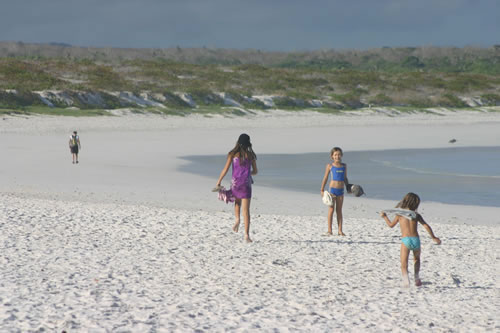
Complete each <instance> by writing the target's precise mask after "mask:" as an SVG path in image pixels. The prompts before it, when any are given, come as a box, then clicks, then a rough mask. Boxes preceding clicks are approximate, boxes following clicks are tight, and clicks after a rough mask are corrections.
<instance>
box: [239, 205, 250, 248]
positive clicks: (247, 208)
mask: <svg viewBox="0 0 500 333" xmlns="http://www.w3.org/2000/svg"><path fill="white" fill-rule="evenodd" d="M250 200H251V199H241V206H242V207H243V220H244V221H245V241H247V242H248V243H251V242H252V240H251V239H250Z"/></svg>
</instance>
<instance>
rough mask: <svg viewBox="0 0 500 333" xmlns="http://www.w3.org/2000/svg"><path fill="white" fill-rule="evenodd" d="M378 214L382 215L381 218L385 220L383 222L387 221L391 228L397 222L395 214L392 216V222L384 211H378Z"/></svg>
mask: <svg viewBox="0 0 500 333" xmlns="http://www.w3.org/2000/svg"><path fill="white" fill-rule="evenodd" d="M380 216H382V218H383V219H384V220H385V223H387V225H388V226H389V227H391V228H394V226H395V225H396V224H398V222H399V216H397V215H396V217H394V220H393V221H392V222H391V220H389V218H388V217H387V214H386V213H385V212H382V213H380Z"/></svg>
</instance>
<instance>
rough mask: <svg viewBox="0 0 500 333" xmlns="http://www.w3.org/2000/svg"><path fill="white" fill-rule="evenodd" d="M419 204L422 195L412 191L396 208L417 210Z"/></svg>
mask: <svg viewBox="0 0 500 333" xmlns="http://www.w3.org/2000/svg"><path fill="white" fill-rule="evenodd" d="M418 205H420V197H419V196H418V195H416V194H415V193H412V192H410V193H408V194H407V195H405V197H404V198H403V200H401V201H400V202H399V203H398V204H397V205H396V208H403V209H409V210H413V211H415V210H417V208H418Z"/></svg>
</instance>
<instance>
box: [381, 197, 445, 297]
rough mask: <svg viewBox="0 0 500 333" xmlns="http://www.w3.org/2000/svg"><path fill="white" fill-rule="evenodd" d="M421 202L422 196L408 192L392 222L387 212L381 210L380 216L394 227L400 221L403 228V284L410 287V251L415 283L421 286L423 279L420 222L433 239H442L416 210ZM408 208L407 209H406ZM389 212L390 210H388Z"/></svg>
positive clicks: (437, 240) (437, 242) (398, 206)
mask: <svg viewBox="0 0 500 333" xmlns="http://www.w3.org/2000/svg"><path fill="white" fill-rule="evenodd" d="M419 204H420V198H419V196H418V195H416V194H415V193H411V192H410V193H408V194H407V195H406V196H405V197H404V198H403V200H401V201H400V202H399V203H398V204H397V206H396V208H401V209H400V210H393V212H395V214H396V216H395V217H394V219H393V221H392V222H391V221H390V220H389V218H388V217H387V213H386V212H384V211H383V212H381V213H380V216H381V217H382V218H383V219H384V220H385V222H386V223H387V225H388V226H389V227H391V228H393V227H394V226H395V225H396V224H398V222H399V227H400V228H401V236H402V239H401V272H402V274H403V285H404V286H405V287H408V286H409V285H410V280H409V279H408V257H409V256H410V251H413V260H414V262H415V263H414V274H415V285H416V286H421V285H422V281H421V280H420V277H419V272H420V253H421V250H420V237H419V235H418V231H417V227H418V223H420V224H422V225H423V227H424V228H425V230H427V232H428V233H429V235H430V236H431V237H432V240H433V241H434V242H435V243H436V244H441V240H440V239H439V238H437V237H436V236H434V233H433V232H432V229H431V227H430V225H429V224H427V222H425V221H424V218H423V217H422V215H420V214H418V213H417V212H416V210H417V208H418V205H419ZM405 210H406V211H405ZM387 212H389V211H387Z"/></svg>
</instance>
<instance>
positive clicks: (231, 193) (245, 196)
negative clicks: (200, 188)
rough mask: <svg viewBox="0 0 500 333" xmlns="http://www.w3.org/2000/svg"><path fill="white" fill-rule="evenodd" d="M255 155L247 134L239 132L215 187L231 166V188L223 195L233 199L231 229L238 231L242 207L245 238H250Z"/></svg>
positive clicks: (248, 239) (255, 171) (255, 170)
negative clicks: (232, 223) (232, 222)
mask: <svg viewBox="0 0 500 333" xmlns="http://www.w3.org/2000/svg"><path fill="white" fill-rule="evenodd" d="M256 160H257V156H256V155H255V153H254V152H253V150H252V144H251V143H250V137H249V136H248V135H247V134H241V135H240V137H239V138H238V142H236V145H235V146H234V148H233V149H232V150H231V151H230V152H229V153H228V154H227V160H226V165H225V166H224V168H223V169H222V172H221V173H220V176H219V180H218V181H217V184H216V189H220V188H221V185H220V183H221V182H222V179H223V178H224V176H225V175H226V174H227V172H228V170H229V167H230V166H232V171H233V176H232V180H231V189H229V190H228V191H226V192H225V193H224V195H225V196H226V198H227V199H226V202H227V201H231V202H232V201H234V215H235V217H236V222H235V223H234V226H233V231H234V232H238V229H239V227H240V210H241V208H243V219H244V221H245V240H246V241H247V242H251V241H252V240H251V239H250V200H251V199H252V183H253V180H252V176H253V175H256V174H257V163H256Z"/></svg>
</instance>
